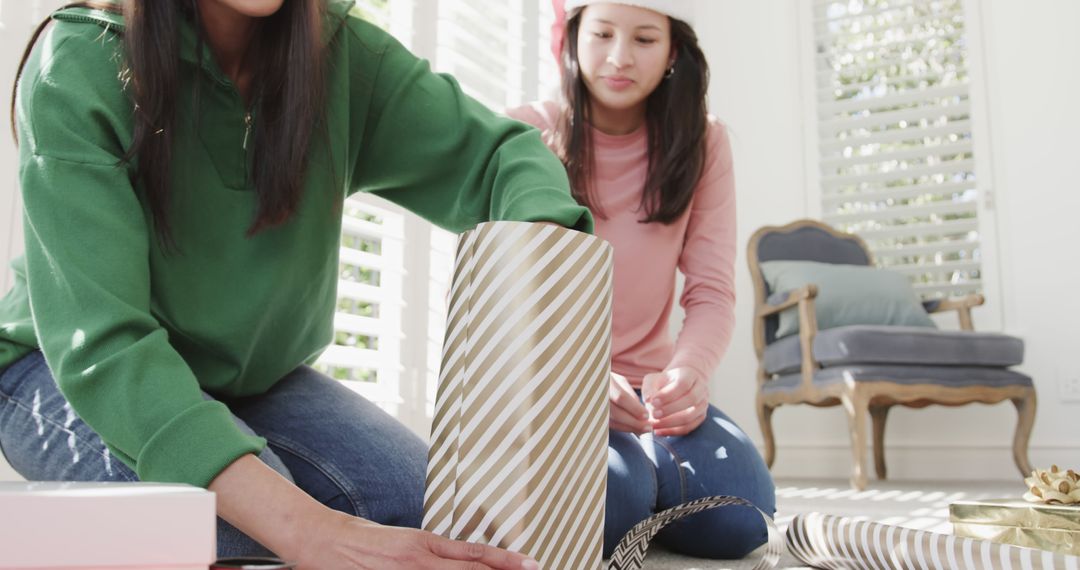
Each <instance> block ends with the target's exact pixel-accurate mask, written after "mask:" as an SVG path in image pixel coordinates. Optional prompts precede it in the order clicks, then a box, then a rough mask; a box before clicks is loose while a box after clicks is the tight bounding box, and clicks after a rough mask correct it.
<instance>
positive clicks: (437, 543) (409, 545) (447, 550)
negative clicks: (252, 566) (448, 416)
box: [296, 511, 540, 570]
mask: <svg viewBox="0 0 1080 570" xmlns="http://www.w3.org/2000/svg"><path fill="white" fill-rule="evenodd" d="M296 558H297V562H298V563H299V568H300V570H321V569H323V568H348V569H356V570H397V569H401V570H405V569H410V570H411V569H413V568H416V569H432V570H441V569H444V568H445V569H448V570H489V569H490V570H538V569H539V568H540V566H539V565H538V564H537V563H536V562H535V561H533V560H531V559H530V558H528V557H526V556H524V555H522V554H517V553H514V552H509V551H507V550H501V549H499V548H495V547H492V546H485V545H481V544H475V543H470V542H462V541H459V540H450V539H448V538H444V537H441V536H438V535H436V534H432V533H430V532H426V531H422V530H416V529H411V528H399V527H392V526H383V525H379V524H375V523H373V522H370V521H366V520H364V519H359V518H356V517H353V516H349V515H346V514H344V513H338V512H336V511H330V513H329V515H328V516H324V517H322V520H321V521H319V523H318V524H317V525H316V526H313V527H310V528H309V529H308V539H307V540H305V541H304V543H303V545H302V546H301V548H300V550H299V552H298V554H297V557H296Z"/></svg>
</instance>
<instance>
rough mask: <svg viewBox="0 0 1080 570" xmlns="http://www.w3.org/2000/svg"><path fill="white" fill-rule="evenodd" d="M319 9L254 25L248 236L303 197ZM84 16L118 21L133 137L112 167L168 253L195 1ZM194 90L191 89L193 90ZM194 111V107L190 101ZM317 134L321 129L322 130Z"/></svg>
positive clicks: (319, 53) (287, 5) (317, 102)
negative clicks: (133, 182)
mask: <svg viewBox="0 0 1080 570" xmlns="http://www.w3.org/2000/svg"><path fill="white" fill-rule="evenodd" d="M322 5H323V2H320V1H319V0H288V1H287V2H284V3H283V4H282V5H281V8H280V9H278V11H277V12H276V13H274V14H273V15H271V16H268V17H266V18H262V19H261V21H260V22H259V25H258V31H257V32H256V37H255V39H254V43H253V45H252V48H251V49H252V50H253V55H252V57H251V61H254V62H256V63H255V65H256V67H255V70H254V81H253V85H254V86H255V87H254V90H253V92H252V93H253V100H254V101H256V107H255V109H254V115H255V116H256V117H258V119H257V120H256V121H255V123H254V125H253V128H252V133H251V136H252V139H251V142H250V143H249V144H251V145H252V148H253V151H252V153H251V156H252V159H251V160H252V164H251V172H252V182H253V184H254V187H255V191H256V193H257V195H258V210H257V212H256V214H255V219H254V221H253V222H252V225H251V226H250V227H249V228H248V235H252V234H254V233H256V232H259V231H260V230H262V229H265V228H267V227H271V226H275V225H278V224H281V223H283V222H285V221H286V220H287V219H288V218H289V217H290V216H291V215H292V213H293V212H294V211H295V210H296V208H297V206H298V205H299V203H300V199H301V196H302V193H303V181H304V173H305V172H306V169H307V156H308V152H307V151H308V147H309V145H310V143H311V139H312V134H313V131H314V129H315V126H316V125H317V124H320V123H323V119H324V118H325V117H323V116H322V113H323V102H324V96H325V85H324V83H323V80H324V73H325V70H324V67H323V65H324V63H323V62H324V57H323V49H324V45H323V40H322V21H323V6H322ZM68 7H86V8H94V9H99V10H108V11H111V12H114V13H122V14H123V16H124V21H125V31H124V60H123V65H122V68H121V70H120V78H121V80H122V81H123V83H124V85H125V89H126V90H127V92H128V96H129V97H130V98H131V100H132V104H133V108H134V109H135V113H134V123H135V124H134V132H133V133H132V134H133V137H132V143H131V147H130V148H128V149H127V150H126V154H125V155H124V157H123V159H122V161H123V162H130V161H132V160H133V159H135V160H136V162H137V171H136V177H137V179H138V181H139V182H141V183H142V186H143V188H144V189H145V193H146V202H147V206H148V208H149V210H150V213H151V216H152V218H153V222H154V228H155V233H156V234H157V237H158V238H159V240H160V241H161V242H162V243H163V244H164V245H167V246H172V245H173V240H172V232H171V225H170V223H169V215H168V214H169V195H170V192H171V190H172V189H171V188H170V186H169V180H170V170H171V166H172V143H173V138H172V137H173V133H174V132H175V131H174V126H175V125H176V120H177V117H176V101H177V92H178V90H179V83H180V80H179V65H180V45H179V33H180V25H181V23H182V19H183V18H185V17H187V18H190V19H191V21H192V25H194V26H195V27H196V29H197V30H198V37H199V41H198V47H199V54H200V55H199V57H201V56H202V55H201V54H202V51H203V50H202V45H203V31H202V25H201V23H200V20H199V14H198V4H197V0H186V1H185V2H174V1H171V0H170V1H165V0H125V2H124V5H123V8H122V9H121V8H120V7H119V6H117V5H116V4H114V3H111V2H100V1H97V2H94V1H88V2H78V3H75V4H69V5H67V6H65V8H68ZM48 22H49V20H48V19H46V20H45V21H44V22H42V23H41V24H40V25H39V26H38V28H37V30H35V32H34V34H33V36H32V38H31V39H30V42H29V44H28V45H27V46H26V51H25V52H24V53H23V57H22V61H21V62H20V63H19V70H18V72H17V74H16V76H15V86H14V87H13V88H12V97H11V129H12V134H13V135H14V136H15V138H16V144H17V143H18V136H17V134H16V132H15V93H16V91H17V88H18V81H19V78H20V77H21V76H22V71H23V67H24V66H25V65H26V61H27V59H28V58H29V56H30V52H31V50H32V49H33V46H34V44H35V43H36V42H37V39H38V37H39V36H40V35H41V32H42V31H43V30H44V29H45V26H46V25H47V24H48ZM198 83H199V82H196V84H195V85H194V86H192V88H193V89H196V93H197V90H198ZM196 101H198V97H197V96H196ZM324 126H325V125H324Z"/></svg>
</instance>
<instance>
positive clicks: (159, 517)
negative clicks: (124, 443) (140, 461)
mask: <svg viewBox="0 0 1080 570" xmlns="http://www.w3.org/2000/svg"><path fill="white" fill-rule="evenodd" d="M214 499H215V497H214V494H213V493H211V492H210V491H207V490H205V489H200V488H197V487H191V486H188V485H168V484H158V483H52V482H41V483H36V482H0V543H3V546H2V547H0V569H8V568H26V569H31V568H56V567H61V568H63V567H71V568H87V567H117V568H124V567H136V566H137V567H144V568H145V567H153V568H163V569H164V568H182V567H183V568H186V567H191V566H193V565H194V566H198V567H206V566H209V565H210V563H211V562H213V561H214V559H215V554H216V552H217V544H216V541H217V537H216V534H217V520H216V515H215V500H214Z"/></svg>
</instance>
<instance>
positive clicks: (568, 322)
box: [424, 222, 612, 569]
mask: <svg viewBox="0 0 1080 570" xmlns="http://www.w3.org/2000/svg"><path fill="white" fill-rule="evenodd" d="M611 263H612V251H611V246H610V245H608V244H607V243H606V242H604V241H603V240H601V239H600V238H597V237H594V236H591V235H588V234H584V233H580V232H575V231H572V230H567V229H564V228H559V227H556V226H551V225H544V224H531V223H523V222H490V223H485V224H480V225H479V226H477V227H476V229H474V230H472V231H470V232H467V233H465V234H464V235H463V236H462V237H461V239H460V241H459V243H458V251H457V260H456V262H455V270H454V279H453V284H452V286H451V292H450V308H449V315H448V318H447V327H446V338H445V341H444V344H443V360H442V368H441V371H440V376H439V389H438V394H437V397H436V406H435V417H434V420H433V423H432V430H431V450H430V452H429V459H428V476H427V491H426V494H425V498H424V529H426V530H429V531H432V532H434V533H437V534H440V535H443V536H448V537H451V538H455V539H461V540H469V541H473V542H481V543H485V544H491V545H495V546H499V547H501V548H507V549H510V550H514V551H517V552H522V553H525V554H527V555H529V556H532V557H533V558H535V559H536V560H537V561H538V562H539V563H540V565H541V567H542V568H545V569H560V568H563V569H588V568H597V567H598V566H599V565H600V563H601V555H602V551H601V548H602V544H603V526H604V496H605V495H604V494H605V491H606V483H607V429H608V427H607V425H608V401H607V389H608V373H609V369H610V360H611Z"/></svg>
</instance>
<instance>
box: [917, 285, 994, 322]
mask: <svg viewBox="0 0 1080 570" xmlns="http://www.w3.org/2000/svg"><path fill="white" fill-rule="evenodd" d="M983 303H986V297H983V296H982V295H977V294H976V295H968V296H967V297H961V298H959V299H945V300H941V301H927V302H924V303H923V308H925V309H926V312H927V313H931V314H933V313H941V312H945V311H956V312H957V314H958V315H959V317H960V329H961V330H965V331H972V330H975V325H974V323H972V321H971V308H972V307H978V306H979V305H982V304H983Z"/></svg>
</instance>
